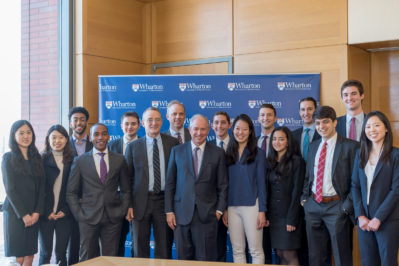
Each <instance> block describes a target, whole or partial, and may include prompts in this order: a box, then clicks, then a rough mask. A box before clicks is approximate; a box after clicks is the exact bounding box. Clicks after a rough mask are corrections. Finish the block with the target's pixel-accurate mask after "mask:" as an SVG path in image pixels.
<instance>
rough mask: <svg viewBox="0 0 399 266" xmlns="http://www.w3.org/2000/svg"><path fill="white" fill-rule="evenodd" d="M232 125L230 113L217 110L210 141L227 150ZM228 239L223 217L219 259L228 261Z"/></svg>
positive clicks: (219, 224) (219, 226) (220, 223)
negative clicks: (213, 134) (213, 133)
mask: <svg viewBox="0 0 399 266" xmlns="http://www.w3.org/2000/svg"><path fill="white" fill-rule="evenodd" d="M230 127H231V123H230V116H229V114H228V113H226V112H224V111H217V112H216V113H215V114H214V115H213V118H212V129H213V131H215V135H216V139H214V140H212V141H210V142H209V143H212V144H214V145H217V146H218V147H220V148H222V149H223V150H224V151H226V149H227V145H228V144H229V141H230V136H229V129H230ZM226 241H227V227H226V226H225V225H224V223H223V221H222V219H220V220H219V223H218V261H226Z"/></svg>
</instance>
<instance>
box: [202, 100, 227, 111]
mask: <svg viewBox="0 0 399 266" xmlns="http://www.w3.org/2000/svg"><path fill="white" fill-rule="evenodd" d="M199 106H200V107H201V108H202V109H205V108H209V109H215V108H220V109H226V108H232V104H231V102H226V101H221V102H217V101H215V100H212V101H199Z"/></svg>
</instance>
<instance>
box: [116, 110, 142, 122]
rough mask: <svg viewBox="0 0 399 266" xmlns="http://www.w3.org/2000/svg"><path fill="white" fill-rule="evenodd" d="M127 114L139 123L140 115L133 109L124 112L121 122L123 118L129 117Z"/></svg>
mask: <svg viewBox="0 0 399 266" xmlns="http://www.w3.org/2000/svg"><path fill="white" fill-rule="evenodd" d="M129 116H130V117H134V118H136V119H137V122H138V123H140V117H139V115H138V114H137V113H136V112H135V111H127V112H126V113H124V114H123V115H122V116H121V123H122V121H123V119H125V117H129Z"/></svg>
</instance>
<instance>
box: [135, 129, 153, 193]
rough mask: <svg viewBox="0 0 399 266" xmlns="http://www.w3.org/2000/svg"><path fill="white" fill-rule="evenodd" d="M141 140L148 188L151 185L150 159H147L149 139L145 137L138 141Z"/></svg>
mask: <svg viewBox="0 0 399 266" xmlns="http://www.w3.org/2000/svg"><path fill="white" fill-rule="evenodd" d="M139 140H140V142H139V143H140V149H139V150H141V151H143V161H144V162H143V163H144V175H145V178H146V182H147V187H148V183H149V179H150V174H149V172H150V171H149V169H148V157H147V137H146V136H145V137H143V138H140V139H138V140H137V141H139Z"/></svg>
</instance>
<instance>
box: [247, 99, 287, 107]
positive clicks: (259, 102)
mask: <svg viewBox="0 0 399 266" xmlns="http://www.w3.org/2000/svg"><path fill="white" fill-rule="evenodd" d="M264 103H268V104H271V105H273V106H274V108H276V109H278V108H281V107H282V106H283V103H282V102H276V101H271V102H267V101H265V100H249V101H248V106H249V108H251V109H254V108H260V107H261V106H262V104H264Z"/></svg>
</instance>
